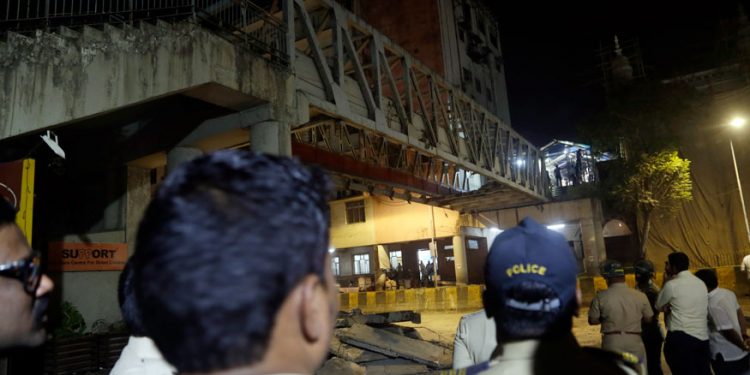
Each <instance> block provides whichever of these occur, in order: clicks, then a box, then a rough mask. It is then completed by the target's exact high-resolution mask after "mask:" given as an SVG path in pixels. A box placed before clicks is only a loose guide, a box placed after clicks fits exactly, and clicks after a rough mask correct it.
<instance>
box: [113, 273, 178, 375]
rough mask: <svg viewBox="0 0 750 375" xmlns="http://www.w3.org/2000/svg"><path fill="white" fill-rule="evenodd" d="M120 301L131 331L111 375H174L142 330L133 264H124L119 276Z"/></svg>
mask: <svg viewBox="0 0 750 375" xmlns="http://www.w3.org/2000/svg"><path fill="white" fill-rule="evenodd" d="M117 298H118V300H119V302H120V311H121V312H122V319H123V321H125V324H127V326H128V329H130V338H128V344H127V345H125V347H124V348H123V349H122V352H121V353H120V358H118V359H117V363H115V366H114V367H113V368H112V371H110V373H109V375H174V374H176V373H177V370H175V368H174V367H172V366H171V365H170V364H169V363H167V361H166V360H165V359H164V357H163V356H162V355H161V352H160V351H159V349H157V348H156V345H155V344H154V342H153V341H152V340H151V339H150V338H148V337H147V335H146V330H145V328H143V322H142V320H141V311H140V309H139V308H138V305H137V303H136V300H135V290H134V289H133V266H132V263H131V262H128V263H127V264H126V265H125V269H124V270H123V271H122V274H120V283H119V285H118V288H117Z"/></svg>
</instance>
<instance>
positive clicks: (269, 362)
mask: <svg viewBox="0 0 750 375" xmlns="http://www.w3.org/2000/svg"><path fill="white" fill-rule="evenodd" d="M328 197H329V182H328V179H327V177H326V175H325V174H324V173H323V172H322V171H321V170H319V169H316V168H308V167H305V166H303V165H301V164H300V163H299V162H297V161H295V160H293V159H291V158H287V157H279V156H270V155H261V154H254V153H250V152H246V151H240V150H226V151H219V152H216V153H212V154H209V155H205V156H202V157H199V158H197V159H195V160H193V161H190V162H187V163H184V164H183V165H181V166H179V167H178V168H176V169H175V170H174V171H173V172H171V173H170V175H169V176H167V178H166V179H165V180H164V181H163V182H162V184H161V185H160V187H159V189H158V191H157V192H156V194H155V196H154V198H153V200H152V201H151V202H150V204H149V206H148V208H147V210H146V212H145V214H144V216H143V219H142V221H141V223H140V226H139V230H138V235H137V239H136V249H135V253H134V254H133V256H132V257H131V258H130V259H129V261H128V263H127V266H126V268H125V270H124V271H123V272H122V274H121V278H120V285H119V290H118V297H119V301H120V305H121V310H122V315H123V318H124V320H125V322H126V323H127V325H128V327H129V328H130V332H131V335H132V337H131V338H130V340H129V342H128V344H127V346H126V347H125V349H124V350H123V351H122V354H121V357H120V360H119V361H118V363H117V364H116V365H115V367H114V369H113V370H112V374H115V375H124V374H174V373H186V374H192V373H196V374H197V373H200V374H312V373H314V372H315V370H316V369H318V368H319V367H320V366H321V364H322V363H323V361H324V360H325V359H326V358H327V356H328V351H329V344H330V341H331V336H332V333H333V328H334V326H335V319H336V314H337V312H338V307H339V306H338V290H337V287H336V283H335V280H334V278H333V275H332V272H331V268H330V266H329V265H330V254H329V253H328V248H329V244H328V241H329V225H330V223H329V220H330V219H329V212H328V202H327V200H328ZM14 220H15V211H14V209H13V207H11V206H10V204H8V202H5V201H4V200H0V276H2V277H0V350H5V349H8V348H15V347H24V346H36V345H39V344H41V343H42V342H44V340H45V337H46V334H45V330H44V326H43V323H44V316H45V315H44V311H45V308H46V306H47V297H48V295H49V294H50V292H51V291H52V289H53V288H54V285H53V283H52V281H51V280H50V279H49V278H48V277H46V276H45V275H43V274H42V273H41V272H40V269H41V264H40V260H39V259H40V258H39V254H38V253H36V252H34V251H32V250H31V249H30V247H29V246H28V244H27V241H26V240H25V238H24V237H23V234H22V233H21V231H20V230H19V228H18V227H17V226H16V224H15V221H14ZM289 228H294V230H293V231H290V230H289ZM688 267H689V260H688V257H687V256H686V255H685V254H684V253H679V252H676V253H673V254H670V255H669V260H668V262H667V264H666V270H665V276H664V280H665V282H664V284H663V286H662V288H661V290H658V288H656V286H655V285H654V282H653V276H654V267H653V265H652V264H650V263H649V262H647V261H643V262H639V263H638V264H636V265H635V270H636V280H637V289H633V288H630V287H628V286H627V284H626V283H625V272H624V269H623V267H622V265H621V264H619V263H617V262H611V261H610V262H606V263H605V264H603V265H602V274H603V276H604V277H605V278H606V280H607V284H608V286H609V287H608V289H607V290H606V291H602V292H600V293H599V294H598V295H597V296H596V297H595V298H594V300H593V301H592V303H591V306H590V309H589V313H588V320H589V323H591V324H599V325H601V332H602V335H603V338H602V348H601V349H599V348H587V347H582V346H580V345H579V344H578V342H577V340H576V339H575V337H574V336H573V333H572V327H573V317H574V316H577V315H578V313H579V309H580V307H581V298H582V297H581V292H580V289H579V288H578V286H577V274H578V267H577V263H576V260H575V257H574V255H573V254H572V252H571V251H570V248H569V245H568V242H567V241H566V240H565V238H564V237H563V236H562V235H561V234H560V233H557V232H555V231H552V230H549V229H547V228H546V227H544V226H542V225H539V224H538V223H536V222H535V221H533V220H532V219H528V218H527V219H524V220H522V221H521V222H520V223H519V224H518V226H516V227H514V228H511V229H508V230H506V231H504V232H503V233H501V234H500V235H498V237H497V238H496V239H495V241H494V242H493V244H492V246H491V251H490V252H489V254H488V257H487V260H486V267H485V280H486V290H485V291H484V292H483V303H484V309H483V310H482V311H480V312H478V313H474V314H471V315H469V316H466V317H464V318H463V319H462V320H461V322H460V324H459V328H458V332H457V335H456V341H455V342H456V345H455V349H454V366H455V367H456V370H457V372H458V373H462V374H638V373H646V372H648V373H650V374H659V373H660V371H661V366H660V365H661V352H662V333H661V330H660V326H659V322H658V321H659V320H658V316H659V314H660V313H662V312H663V313H664V314H665V321H666V327H667V330H668V333H667V335H666V339H665V340H664V344H663V352H664V357H665V359H666V361H667V364H668V365H669V367H670V369H671V371H672V373H673V374H675V375H681V374H710V373H711V371H712V370H713V372H714V373H715V374H716V375H722V374H745V373H748V371H749V369H748V364H749V362H748V360H749V357H748V349H749V348H748V346H747V344H748V340H747V339H748V337H747V335H746V327H745V319H744V316H743V315H742V310H741V309H740V307H739V304H738V302H737V298H736V297H735V296H734V294H733V293H732V292H731V291H728V290H726V289H722V288H719V287H718V282H717V277H716V274H715V273H713V272H712V271H710V270H701V271H699V272H697V273H696V274H695V275H694V274H693V273H691V272H690V271H688Z"/></svg>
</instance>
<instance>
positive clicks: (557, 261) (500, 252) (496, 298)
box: [484, 218, 578, 341]
mask: <svg viewBox="0 0 750 375" xmlns="http://www.w3.org/2000/svg"><path fill="white" fill-rule="evenodd" d="M577 273H578V266H577V265H576V261H575V257H574V256H573V253H572V251H571V249H570V246H569V245H568V242H567V241H566V240H565V238H564V237H563V236H562V235H561V234H560V233H557V232H554V231H551V230H549V229H547V228H545V227H543V226H541V225H539V224H537V223H536V222H534V221H533V220H531V219H529V218H526V219H524V220H523V221H521V223H520V224H519V225H518V226H517V227H514V228H511V229H509V230H506V231H504V232H503V233H502V234H500V235H499V236H498V237H497V238H495V241H494V242H493V243H492V248H491V250H490V253H489V255H488V257H487V263H486V266H485V280H486V283H487V290H486V291H485V292H484V306H485V310H486V311H487V314H488V315H489V316H492V317H494V318H495V322H496V323H497V327H498V334H499V337H498V339H499V340H500V341H514V340H522V339H530V338H541V337H543V336H553V335H562V334H565V333H570V329H571V326H572V316H573V315H574V314H575V312H576V311H577V308H578V300H577V297H576V296H577V293H576V275H577Z"/></svg>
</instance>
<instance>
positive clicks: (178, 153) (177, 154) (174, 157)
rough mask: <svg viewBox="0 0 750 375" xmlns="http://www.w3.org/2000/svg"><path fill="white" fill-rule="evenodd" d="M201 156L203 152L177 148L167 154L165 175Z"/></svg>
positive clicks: (181, 147) (194, 149) (195, 149)
mask: <svg viewBox="0 0 750 375" xmlns="http://www.w3.org/2000/svg"><path fill="white" fill-rule="evenodd" d="M201 155H203V151H201V150H200V149H197V148H194V147H186V146H177V147H175V148H173V149H171V150H169V152H168V153H167V174H169V172H172V171H173V170H174V169H175V167H177V166H178V165H180V164H182V163H184V162H186V161H190V160H193V159H195V158H197V157H198V156H201Z"/></svg>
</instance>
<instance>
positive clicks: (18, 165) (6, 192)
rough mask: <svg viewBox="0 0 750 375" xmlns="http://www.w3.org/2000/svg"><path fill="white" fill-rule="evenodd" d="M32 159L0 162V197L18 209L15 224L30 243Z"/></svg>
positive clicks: (32, 207)
mask: <svg viewBox="0 0 750 375" xmlns="http://www.w3.org/2000/svg"><path fill="white" fill-rule="evenodd" d="M34 167H35V163H34V159H24V160H16V161H12V162H9V163H0V197H2V198H4V199H5V200H7V201H8V202H10V204H12V205H13V207H15V208H16V209H17V210H18V213H17V214H16V224H18V226H19V227H20V228H21V232H23V234H24V235H25V236H26V239H27V240H28V241H29V245H31V224H32V221H33V216H34Z"/></svg>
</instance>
